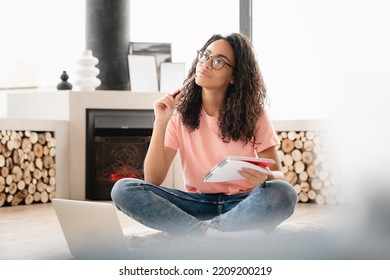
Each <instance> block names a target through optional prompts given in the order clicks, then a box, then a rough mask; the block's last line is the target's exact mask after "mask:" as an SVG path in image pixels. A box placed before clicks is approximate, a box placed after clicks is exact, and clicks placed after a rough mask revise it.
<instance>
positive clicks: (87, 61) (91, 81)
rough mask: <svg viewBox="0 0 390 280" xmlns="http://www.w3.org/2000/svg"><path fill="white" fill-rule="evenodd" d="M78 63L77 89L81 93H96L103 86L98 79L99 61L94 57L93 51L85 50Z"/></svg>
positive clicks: (76, 71)
mask: <svg viewBox="0 0 390 280" xmlns="http://www.w3.org/2000/svg"><path fill="white" fill-rule="evenodd" d="M76 62H77V67H76V70H75V73H76V75H77V77H76V79H75V86H76V88H77V89H79V90H81V91H94V90H95V89H96V88H97V87H98V86H100V84H101V81H100V79H98V78H97V75H99V73H100V70H99V69H98V68H97V67H96V64H98V63H99V60H98V59H97V58H96V57H94V56H93V54H92V51H91V50H85V51H83V52H82V54H81V57H79V58H78V59H77V60H76Z"/></svg>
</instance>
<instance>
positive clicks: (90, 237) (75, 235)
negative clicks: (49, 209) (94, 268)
mask: <svg viewBox="0 0 390 280" xmlns="http://www.w3.org/2000/svg"><path fill="white" fill-rule="evenodd" d="M52 203H53V207H54V209H55V212H56V215H57V218H58V220H59V222H60V225H61V228H62V231H63V233H64V236H65V239H66V242H67V244H68V247H69V251H70V253H71V254H72V255H73V256H74V257H75V258H78V259H120V258H129V257H131V252H130V248H129V246H128V242H127V241H126V238H125V236H124V234H123V231H122V227H121V225H120V223H119V219H118V216H117V213H116V208H115V206H114V205H113V204H112V203H102V202H91V201H81V200H68V199H59V198H55V199H53V200H52Z"/></svg>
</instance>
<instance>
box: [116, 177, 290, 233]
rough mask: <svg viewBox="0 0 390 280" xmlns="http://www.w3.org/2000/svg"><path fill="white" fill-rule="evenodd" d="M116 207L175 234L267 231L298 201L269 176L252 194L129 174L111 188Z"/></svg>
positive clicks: (140, 220)
mask: <svg viewBox="0 0 390 280" xmlns="http://www.w3.org/2000/svg"><path fill="white" fill-rule="evenodd" d="M111 197H112V200H113V202H114V203H115V205H116V206H117V208H118V209H119V210H120V211H122V212H123V213H125V214H126V215H128V216H130V217H131V218H133V219H135V220H136V221H138V222H140V223H142V224H144V225H146V226H148V227H150V228H154V229H157V230H161V231H163V232H166V233H169V234H171V235H190V236H199V235H202V233H204V232H205V231H206V229H207V228H208V227H211V228H214V229H217V230H220V231H243V230H254V229H260V230H262V231H265V232H268V231H272V230H273V229H275V227H276V226H277V225H279V224H280V223H281V222H283V221H284V220H285V219H287V218H288V217H290V216H291V215H292V213H293V212H294V209H295V205H296V203H297V193H296V191H295V189H294V188H293V187H292V186H291V185H290V184H289V183H288V182H286V181H282V180H272V181H266V182H264V183H262V184H261V185H259V186H257V187H256V188H254V189H253V190H252V191H251V192H250V193H245V194H235V195H225V194H221V193H218V194H200V193H190V192H186V191H182V190H178V189H172V188H166V187H162V186H156V185H153V184H150V183H148V182H145V181H142V180H139V179H131V178H125V179H121V180H119V181H117V182H116V183H115V185H114V187H113V189H112V191H111Z"/></svg>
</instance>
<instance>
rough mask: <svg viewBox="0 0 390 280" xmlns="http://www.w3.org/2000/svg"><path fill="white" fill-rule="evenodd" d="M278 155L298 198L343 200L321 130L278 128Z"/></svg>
mask: <svg viewBox="0 0 390 280" xmlns="http://www.w3.org/2000/svg"><path fill="white" fill-rule="evenodd" d="M277 134H278V137H279V140H280V141H281V144H280V146H279V149H278V152H279V158H280V160H281V162H282V167H283V173H284V175H285V178H286V180H287V181H289V182H290V184H291V185H293V186H294V188H295V190H296V191H297V193H298V201H299V202H303V203H306V202H314V203H317V204H343V203H345V196H344V195H343V193H342V192H341V191H340V186H339V185H340V176H339V174H338V170H337V169H336V168H335V166H336V165H335V164H331V162H330V147H329V141H328V139H327V137H326V133H325V132H323V131H279V132H277Z"/></svg>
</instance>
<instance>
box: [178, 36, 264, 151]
mask: <svg viewBox="0 0 390 280" xmlns="http://www.w3.org/2000/svg"><path fill="white" fill-rule="evenodd" d="M220 39H223V40H226V41H227V42H228V43H229V44H230V45H231V47H232V48H233V51H234V57H235V67H234V70H233V77H234V84H232V85H230V86H229V88H228V89H227V93H226V98H225V101H224V104H223V107H222V110H221V112H220V114H219V120H218V126H219V136H220V137H221V139H222V141H223V142H226V143H227V142H230V141H231V140H233V141H238V140H242V141H244V143H245V144H247V143H248V142H253V143H255V142H256V141H255V140H256V139H255V128H256V122H257V121H258V118H259V117H260V116H261V115H262V114H263V112H264V104H265V100H266V87H265V84H264V81H263V77H262V74H261V72H260V68H259V65H258V61H257V59H256V56H255V53H254V51H253V45H252V43H251V41H250V40H249V39H248V37H246V36H245V35H243V34H240V33H232V34H230V35H228V36H222V35H220V34H214V35H213V36H212V37H211V38H210V39H209V40H208V41H207V42H206V44H205V45H204V46H203V47H202V48H201V51H204V50H206V48H207V47H208V46H209V45H210V44H211V43H213V42H214V41H217V40H220ZM197 62H198V61H197V59H195V60H194V61H193V63H192V66H191V68H190V70H189V72H188V77H187V79H186V80H188V79H189V78H190V77H191V76H192V75H194V74H195V71H196V64H197ZM185 82H186V81H184V83H185ZM201 91H202V88H201V87H200V86H198V85H197V84H196V83H195V81H192V82H191V83H189V85H188V86H187V87H186V88H185V89H184V93H183V95H182V97H181V99H180V101H179V104H178V107H177V110H178V112H179V113H180V114H181V116H182V122H183V124H184V125H185V126H186V127H187V128H189V129H190V130H195V129H198V128H199V123H200V114H201V108H202V95H201Z"/></svg>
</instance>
